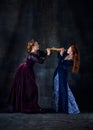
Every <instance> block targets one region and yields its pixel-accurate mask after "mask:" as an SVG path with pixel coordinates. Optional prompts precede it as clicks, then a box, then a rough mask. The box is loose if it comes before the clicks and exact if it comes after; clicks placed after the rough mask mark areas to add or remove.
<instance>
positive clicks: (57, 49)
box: [50, 47, 62, 51]
mask: <svg viewBox="0 0 93 130" xmlns="http://www.w3.org/2000/svg"><path fill="white" fill-rule="evenodd" d="M50 50H51V51H61V50H62V48H56V47H52V48H50Z"/></svg>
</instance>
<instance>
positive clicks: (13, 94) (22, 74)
mask: <svg viewBox="0 0 93 130" xmlns="http://www.w3.org/2000/svg"><path fill="white" fill-rule="evenodd" d="M8 103H9V108H12V111H13V112H37V111H38V110H39V105H38V87H37V85H36V81H35V76H34V72H33V67H29V66H28V65H27V64H26V63H23V64H21V65H19V67H18V69H17V71H16V73H15V76H14V79H13V83H12V86H11V90H10V94H9V100H8Z"/></svg>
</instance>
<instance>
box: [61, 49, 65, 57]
mask: <svg viewBox="0 0 93 130" xmlns="http://www.w3.org/2000/svg"><path fill="white" fill-rule="evenodd" d="M65 51H66V49H65V48H60V55H61V56H62V55H63V53H64V52H65Z"/></svg>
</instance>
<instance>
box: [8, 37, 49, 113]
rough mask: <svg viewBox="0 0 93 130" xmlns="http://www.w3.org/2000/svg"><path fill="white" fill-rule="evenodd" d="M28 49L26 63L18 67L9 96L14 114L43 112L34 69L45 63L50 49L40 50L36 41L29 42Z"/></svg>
mask: <svg viewBox="0 0 93 130" xmlns="http://www.w3.org/2000/svg"><path fill="white" fill-rule="evenodd" d="M27 48H28V56H27V58H26V62H25V63H22V64H20V65H19V66H18V68H17V70H16V73H15V76H14V79H13V83H12V86H11V90H10V94H9V99H8V103H9V109H11V111H12V112H27V113H36V112H39V111H40V110H41V108H40V106H39V104H38V86H37V84H36V79H35V74H34V71H33V67H34V64H35V63H40V64H42V63H44V61H45V60H46V58H47V57H48V56H49V55H50V49H49V48H47V49H46V52H45V51H41V50H39V44H38V42H37V41H35V40H31V41H29V42H28V46H27Z"/></svg>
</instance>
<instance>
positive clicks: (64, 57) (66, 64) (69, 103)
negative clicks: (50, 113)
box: [51, 45, 80, 114]
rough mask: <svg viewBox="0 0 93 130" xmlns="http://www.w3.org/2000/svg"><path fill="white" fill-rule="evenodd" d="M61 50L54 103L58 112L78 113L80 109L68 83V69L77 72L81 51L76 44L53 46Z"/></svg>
mask: <svg viewBox="0 0 93 130" xmlns="http://www.w3.org/2000/svg"><path fill="white" fill-rule="evenodd" d="M51 50H54V51H59V54H58V66H57V68H56V70H55V72H54V80H53V81H54V94H53V104H54V110H55V111H56V112H62V113H67V114H78V113H80V110H79V108H78V105H77V103H76V100H75V97H74V95H73V94H72V92H71V89H70V88H69V84H68V70H69V68H71V69H72V72H73V73H77V72H78V70H79V65H80V53H79V50H78V48H77V46H76V45H71V46H70V47H69V48H68V50H67V51H66V50H65V49H64V48H51Z"/></svg>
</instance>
